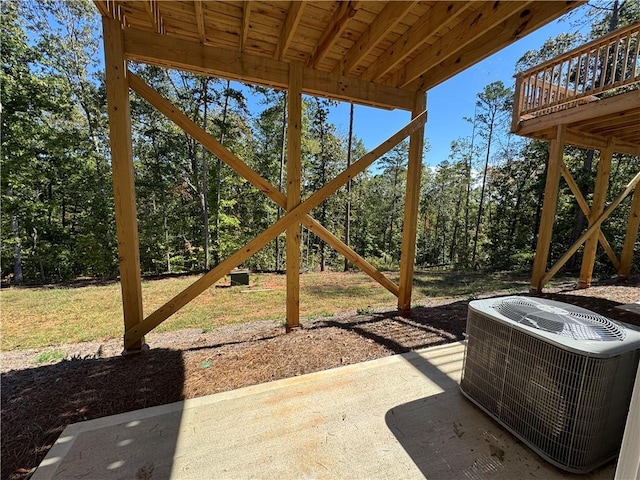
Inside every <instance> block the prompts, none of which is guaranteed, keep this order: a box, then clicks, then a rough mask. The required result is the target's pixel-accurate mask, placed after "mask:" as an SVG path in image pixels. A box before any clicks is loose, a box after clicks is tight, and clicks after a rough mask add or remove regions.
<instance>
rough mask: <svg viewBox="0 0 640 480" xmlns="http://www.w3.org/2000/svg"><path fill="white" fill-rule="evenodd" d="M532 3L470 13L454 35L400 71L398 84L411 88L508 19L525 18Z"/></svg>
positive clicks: (486, 7) (496, 5)
mask: <svg viewBox="0 0 640 480" xmlns="http://www.w3.org/2000/svg"><path fill="white" fill-rule="evenodd" d="M531 3H533V2H531V1H529V2H495V3H491V4H485V5H483V6H482V8H480V9H479V10H472V11H470V12H469V13H468V14H467V15H466V16H465V18H464V19H463V20H462V22H461V24H460V25H459V27H461V28H457V29H455V31H451V32H449V34H448V35H443V36H442V37H440V38H439V39H438V40H437V41H435V42H434V43H433V44H432V45H430V46H429V48H427V49H426V50H425V51H424V52H423V53H421V54H420V55H418V56H417V57H416V58H414V59H412V60H411V61H410V62H409V63H407V64H406V65H405V66H404V67H403V68H402V69H401V70H400V75H399V78H398V82H397V83H401V84H402V85H408V84H409V83H411V82H412V81H413V80H415V79H416V78H418V77H419V76H420V75H421V74H422V73H423V72H424V71H425V69H426V68H428V67H429V66H430V65H434V64H436V63H438V61H439V60H442V59H444V58H448V57H452V56H455V55H456V54H457V53H458V52H459V51H460V50H462V49H463V48H464V47H465V46H467V45H471V44H473V43H474V42H475V41H476V40H478V38H480V37H481V36H482V35H483V34H484V33H486V32H487V31H488V30H490V29H493V28H494V27H495V26H496V25H498V24H499V23H500V22H502V21H504V19H505V18H509V17H511V16H513V15H519V16H521V15H523V14H524V15H525V16H526V12H527V11H529V7H530V5H531Z"/></svg>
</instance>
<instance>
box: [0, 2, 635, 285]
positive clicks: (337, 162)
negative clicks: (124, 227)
mask: <svg viewBox="0 0 640 480" xmlns="http://www.w3.org/2000/svg"><path fill="white" fill-rule="evenodd" d="M615 5H616V4H615V3H614V2H608V3H606V4H603V5H602V6H601V8H599V9H595V8H594V9H593V11H592V20H593V22H592V23H593V25H592V33H591V35H596V34H600V33H603V32H604V31H606V30H608V29H609V28H610V27H611V25H612V24H613V23H616V22H617V25H618V26H623V25H627V24H629V23H631V22H633V21H637V20H638V19H639V18H640V7H638V2H634V1H632V0H626V1H619V2H618V3H617V5H618V9H617V10H615V9H614V6H615ZM0 8H1V9H2V10H1V13H2V15H1V16H0V22H1V29H0V35H1V38H0V49H1V50H0V53H1V58H2V71H1V72H0V85H1V88H2V119H1V120H2V132H1V133H2V135H1V142H2V144H1V147H2V151H1V153H0V155H1V156H0V162H1V165H0V167H1V168H2V178H1V180H0V194H1V196H2V198H1V201H2V209H1V212H0V227H1V232H2V238H1V244H0V255H1V257H0V261H1V265H2V272H1V275H2V279H3V281H6V280H9V281H12V282H14V283H19V282H20V281H21V279H23V280H24V281H25V282H26V283H46V282H56V281H61V280H68V279H72V278H75V277H79V276H91V277H101V278H114V277H115V276H116V275H117V265H118V252H117V241H116V233H115V221H114V205H113V196H112V195H113V194H112V187H111V178H110V175H111V173H110V170H111V168H110V162H111V160H110V148H109V137H108V122H107V114H106V105H105V103H106V100H105V88H104V84H103V78H102V72H101V71H100V68H101V54H100V52H99V45H100V43H101V38H100V37H101V32H100V25H99V16H98V15H96V9H95V7H94V5H93V4H92V3H91V2H90V1H88V0H74V1H63V0H58V1H42V2H26V1H7V2H2V3H0ZM580 41H582V38H581V37H580V36H579V35H578V34H574V33H571V32H569V33H566V34H561V35H560V36H558V37H557V38H554V39H549V40H548V41H547V42H545V44H544V45H542V47H541V48H540V49H538V50H535V51H531V52H527V54H526V55H525V56H523V58H522V59H521V60H520V62H519V63H518V65H517V68H518V69H524V68H528V67H530V66H532V65H534V64H537V63H539V62H541V61H543V60H545V59H547V58H550V57H552V56H554V55H557V54H558V53H561V52H563V51H566V50H567V49H569V48H572V47H573V46H575V45H576V43H578V42H580ZM619 63H622V62H619ZM130 68H132V69H133V70H134V71H135V72H136V73H137V74H138V75H139V76H140V77H141V78H143V79H144V81H145V82H147V83H148V84H149V85H150V86H152V87H153V88H154V89H156V90H157V91H158V92H159V93H160V94H162V95H163V96H164V97H165V98H167V99H168V100H169V101H170V102H172V103H173V104H174V105H175V106H176V107H177V108H179V109H180V110H182V111H183V112H184V113H185V114H186V115H187V116H188V117H189V118H191V119H192V120H193V121H194V122H195V123H196V124H198V125H200V126H201V127H202V128H203V129H204V130H205V131H207V132H208V133H210V134H211V135H212V136H213V137H215V138H216V139H218V140H219V141H221V143H223V144H224V145H225V147H226V148H228V149H229V150H230V151H231V152H233V153H234V154H235V155H237V156H238V157H239V158H240V159H241V160H243V161H244V162H245V163H246V164H247V165H248V166H249V167H250V168H252V169H253V170H255V171H256V172H257V173H258V174H259V175H261V176H262V177H263V178H265V179H266V180H268V181H269V182H270V183H271V184H272V185H274V186H275V187H276V188H278V189H280V190H281V191H283V192H286V188H287V186H286V149H287V145H286V137H287V135H286V129H285V128H284V126H285V123H286V113H287V108H286V95H285V94H284V93H283V92H281V91H275V90H271V89H266V88H262V87H260V88H257V87H256V88H248V87H245V86H243V85H239V84H236V83H228V82H226V81H220V80H215V79H211V78H206V77H202V76H198V75H194V74H191V73H186V72H179V71H173V70H166V69H161V68H158V67H152V66H146V65H135V64H133V63H132V64H130ZM249 94H250V95H252V96H253V97H254V99H257V103H258V107H257V108H252V111H249V109H248V107H247V105H248V102H247V95H249ZM477 100H478V105H477V111H476V113H477V114H476V115H475V116H474V118H473V119H471V122H472V132H471V136H470V137H460V138H458V139H456V140H455V141H454V142H453V144H452V147H451V153H450V155H449V157H448V158H447V159H446V160H445V161H442V162H441V163H440V164H439V165H437V166H434V167H428V168H427V167H425V168H423V175H422V181H421V186H420V203H419V219H418V238H417V251H416V262H417V263H418V264H419V265H424V266H433V265H450V266H452V267H456V268H462V269H467V268H481V269H517V270H520V269H524V270H526V269H527V268H529V266H530V263H531V258H532V255H533V252H534V250H535V242H536V235H537V226H538V221H539V217H540V208H541V204H542V194H543V191H544V182H545V164H546V162H547V147H546V144H545V143H543V142H538V141H522V140H518V139H516V138H515V137H513V136H511V135H508V134H507V130H508V128H509V118H508V115H507V113H508V111H509V109H510V102H511V100H512V92H511V91H510V89H509V88H508V87H507V86H505V85H503V84H502V83H501V82H492V83H490V84H489V85H487V86H486V87H485V88H484V89H483V90H482V91H481V92H479V93H478V97H477ZM253 103H256V102H253ZM333 108H335V102H332V101H329V100H322V99H315V98H311V97H304V99H303V119H302V132H303V138H302V158H301V161H302V167H303V171H302V197H303V198H307V197H308V196H309V195H311V194H312V193H313V192H314V191H316V190H317V189H318V188H320V187H322V186H323V185H324V184H326V183H327V182H328V181H330V180H331V179H332V178H333V177H335V175H337V174H338V173H339V172H340V171H342V170H343V169H344V168H345V166H346V162H347V149H348V138H347V136H346V135H345V134H344V133H343V132H340V131H338V128H337V127H336V125H334V124H333V123H332V122H331V120H330V112H331V110H332V109H333ZM131 111H132V135H133V161H134V171H135V181H136V199H137V206H138V230H139V245H140V263H141V270H142V273H143V274H154V275H155V274H162V273H165V272H190V271H194V272H195V271H198V272H199V271H203V270H205V269H207V268H211V267H213V266H215V264H217V263H218V262H220V261H221V260H222V259H224V258H225V257H227V256H228V255H230V254H231V253H233V252H234V251H236V250H237V249H238V248H241V247H242V246H243V245H244V244H246V243H247V242H248V241H250V240H251V239H253V238H254V237H255V236H256V235H258V234H259V233H260V232H262V231H264V230H265V229H266V228H267V227H268V226H269V225H271V224H272V223H273V222H274V221H276V220H277V219H278V218H280V217H281V216H282V214H283V212H282V209H280V208H278V207H277V205H275V204H274V203H273V202H272V201H271V200H269V199H268V198H266V197H265V196H264V194H263V193H262V192H260V191H259V190H258V189H256V188H255V187H253V186H252V185H251V184H249V183H248V182H247V181H246V180H244V179H242V178H241V177H240V176H239V175H237V174H236V173H235V172H233V171H232V170H231V169H230V168H229V167H228V166H226V165H225V164H224V163H222V162H221V161H220V160H219V159H217V158H216V157H215V156H214V155H213V154H211V153H210V152H207V151H206V150H205V149H204V148H203V147H202V146H200V145H199V144H197V143H196V142H195V141H194V140H193V139H192V138H191V137H190V136H189V135H187V134H185V133H184V132H183V131H182V130H181V129H180V128H178V127H177V126H176V125H174V124H173V123H172V122H171V121H170V120H168V119H167V118H165V117H164V116H163V115H162V114H160V113H159V112H157V111H156V110H155V109H154V108H152V107H151V106H150V105H149V104H147V103H146V102H145V101H144V100H142V99H141V98H140V97H138V96H136V95H135V94H132V95H131ZM355 122H356V124H357V122H358V118H356V119H355ZM427 148H428V147H427ZM427 148H425V150H426V149H427ZM352 154H353V161H355V160H357V159H358V158H360V157H361V156H362V155H364V154H365V148H364V145H363V143H362V141H361V140H360V139H358V138H354V139H353V145H352ZM407 161H408V143H407V142H403V143H401V144H400V145H398V146H396V147H395V148H393V149H392V150H391V151H390V152H388V153H387V154H386V155H384V156H383V157H382V158H381V159H380V160H379V161H378V162H377V164H376V165H375V166H374V167H372V169H371V170H368V171H365V172H363V173H362V174H360V175H358V176H357V177H356V178H354V179H353V180H352V187H351V194H350V199H351V222H350V245H351V246H352V247H353V248H354V249H355V250H356V251H357V252H358V253H359V254H360V255H362V256H363V257H365V258H368V259H369V260H370V262H371V263H372V264H373V265H374V266H376V267H378V268H379V269H382V270H390V269H395V268H397V266H398V263H399V260H400V251H401V242H402V227H403V225H402V223H403V207H404V192H405V190H406V181H407V179H406V176H407ZM565 161H566V163H567V165H568V167H569V168H570V170H571V171H572V172H573V175H574V177H575V178H576V181H577V182H578V184H579V186H580V188H581V189H582V190H583V191H584V193H585V196H586V197H587V199H588V200H590V198H591V196H592V191H593V181H594V178H595V172H596V168H597V161H598V157H597V155H596V156H593V155H589V154H587V153H585V152H584V151H582V150H578V149H567V151H566V158H565ZM638 168H639V167H638V159H637V158H631V157H625V156H615V157H614V160H613V163H612V174H611V185H610V189H609V192H610V198H609V199H608V201H610V200H611V198H612V197H611V196H612V195H614V194H617V192H618V191H619V190H620V189H621V188H622V186H623V185H624V183H625V181H627V180H628V178H629V177H630V175H632V174H633V172H637V171H638ZM634 169H635V170H634ZM346 202H347V195H346V189H344V188H343V189H340V190H339V191H338V192H337V194H336V195H333V196H331V197H330V198H328V199H327V200H326V201H324V202H323V203H322V204H321V205H319V206H318V207H317V208H315V209H314V210H313V211H312V212H311V215H312V216H314V218H316V219H317V220H318V221H320V222H321V223H322V224H323V225H325V227H327V228H328V229H329V230H330V231H332V232H333V233H334V234H335V235H336V236H338V237H340V238H344V237H345V210H346ZM628 211H629V201H628V200H627V201H626V202H623V204H622V205H621V207H620V208H619V209H618V210H616V212H615V213H614V214H613V215H612V217H611V218H610V219H609V220H607V222H605V224H604V225H603V227H602V228H603V231H604V232H605V235H606V236H607V238H608V239H609V241H610V243H611V245H612V247H613V248H614V250H616V251H620V249H621V247H622V244H623V242H624V234H625V228H626V222H627V218H628ZM580 216H581V213H580V211H579V209H578V208H577V206H576V204H575V202H574V201H573V200H572V197H571V195H570V193H569V191H568V189H567V187H566V185H564V184H562V185H561V190H560V195H559V202H558V217H557V222H556V226H555V228H554V238H553V241H554V246H553V249H552V252H551V259H552V260H553V259H556V258H557V257H558V256H559V255H560V254H561V253H562V252H564V251H565V250H566V248H567V247H568V246H569V245H570V244H571V243H572V242H573V241H574V240H575V238H577V237H576V235H579V234H580V233H581V232H582V231H583V230H584V228H585V225H586V223H585V220H584V218H582V219H581V217H580ZM301 240H302V241H301V256H302V268H303V269H305V270H310V271H311V270H315V269H321V270H322V269H331V268H336V269H337V268H341V265H342V258H341V257H340V256H339V255H337V254H336V253H335V252H334V251H333V250H332V249H330V248H328V247H327V246H326V245H325V244H324V242H322V241H321V240H320V239H318V238H317V237H316V236H315V235H314V234H312V233H310V232H309V231H308V230H307V229H306V228H302V230H301ZM579 260H580V252H578V254H577V255H576V258H575V259H574V260H573V261H572V262H571V263H570V264H569V268H571V266H574V267H575V266H576V265H579ZM636 261H640V260H636ZM285 262H286V258H285V237H284V234H283V235H280V236H279V238H278V239H277V240H275V241H273V242H271V243H269V244H268V245H266V246H265V247H264V248H263V249H262V250H261V251H260V252H258V253H257V254H256V255H254V256H253V257H252V258H251V259H249V260H247V262H246V263H245V266H246V267H250V268H253V269H259V270H274V269H280V270H282V269H284V267H285ZM611 268H612V267H611V264H610V262H609V261H608V259H607V258H606V256H605V255H604V254H603V253H602V252H600V251H599V253H598V258H597V259H596V272H597V273H598V274H601V275H609V274H610V273H611V272H612V270H611Z"/></svg>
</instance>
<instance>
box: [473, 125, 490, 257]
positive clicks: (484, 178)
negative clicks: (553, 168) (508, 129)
mask: <svg viewBox="0 0 640 480" xmlns="http://www.w3.org/2000/svg"><path fill="white" fill-rule="evenodd" d="M493 121H494V119H493V117H492V119H491V123H490V124H489V140H488V142H487V156H486V158H485V161H484V173H483V175H482V188H481V189H480V204H479V205H478V218H477V219H476V234H475V238H474V239H473V252H472V253H471V265H473V266H474V268H475V264H476V254H477V251H478V234H479V233H480V224H481V222H482V206H483V204H484V190H485V187H486V184H487V171H488V170H489V155H490V154H491V139H492V137H493Z"/></svg>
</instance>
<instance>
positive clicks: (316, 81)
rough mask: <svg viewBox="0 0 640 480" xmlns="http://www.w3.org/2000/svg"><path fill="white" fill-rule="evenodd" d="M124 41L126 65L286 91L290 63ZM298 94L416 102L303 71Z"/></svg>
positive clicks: (140, 38) (132, 36)
mask: <svg viewBox="0 0 640 480" xmlns="http://www.w3.org/2000/svg"><path fill="white" fill-rule="evenodd" d="M124 41H125V55H126V57H127V58H128V59H129V60H133V61H137V62H142V63H148V64H151V65H158V66H164V67H168V68H178V69H182V70H186V71H190V72H195V73H199V74H204V75H210V76H216V77H220V78H225V79H230V80H237V81H241V82H247V83H253V84H257V85H264V86H269V87H275V88H283V89H286V88H287V86H288V82H289V63H287V62H280V61H278V60H274V59H273V58H268V57H262V56H257V55H248V54H242V53H239V52H235V51H231V50H225V49H222V48H218V47H212V46H209V45H202V44H201V43H200V42H197V41H194V40H188V39H179V38H175V37H168V36H166V35H159V34H157V33H152V32H149V31H146V30H139V29H134V28H127V29H125V30H124ZM302 90H303V93H306V94H309V95H317V96H321V97H328V98H333V99H336V100H343V101H348V102H354V103H357V104H361V105H369V106H378V107H382V108H400V109H403V110H409V111H410V110H411V109H412V108H413V103H414V97H415V93H414V92H411V91H408V90H404V89H399V88H394V87H388V86H386V85H379V84H374V83H371V82H365V81H362V80H360V79H357V78H352V77H346V76H341V75H335V74H332V73H330V72H321V71H318V70H314V69H311V68H304V69H303V84H302Z"/></svg>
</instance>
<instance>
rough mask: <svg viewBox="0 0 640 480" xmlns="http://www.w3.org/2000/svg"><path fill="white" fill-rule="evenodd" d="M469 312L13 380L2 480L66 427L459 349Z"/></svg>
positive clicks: (67, 364)
mask: <svg viewBox="0 0 640 480" xmlns="http://www.w3.org/2000/svg"><path fill="white" fill-rule="evenodd" d="M544 296H545V297H547V298H553V299H555V300H559V301H564V302H568V303H573V304H575V305H579V306H582V307H585V308H588V309H590V310H593V311H596V312H598V313H600V314H603V315H606V316H609V317H611V318H613V319H616V320H621V321H625V322H628V323H635V324H636V325H640V318H639V317H640V316H638V315H634V314H630V313H625V312H622V311H620V310H617V309H615V306H617V305H619V303H617V302H612V301H608V300H603V299H597V298H591V297H583V296H576V295H570V294H563V293H556V294H549V295H544ZM467 306H468V301H466V300H456V301H452V302H451V303H447V304H438V305H431V306H418V307H415V308H414V309H413V311H412V314H411V317H410V318H407V317H401V316H399V315H398V314H397V313H396V312H395V311H389V312H385V313H376V312H372V313H366V314H358V315H352V316H337V317H331V318H322V319H317V320H315V321H308V322H306V323H305V325H307V327H306V328H303V329H299V330H296V331H294V332H293V333H292V334H288V335H286V334H284V329H278V328H277V327H273V326H271V327H269V328H266V329H264V330H260V331H256V329H253V330H252V329H247V330H248V332H247V333H246V334H243V333H242V332H240V333H239V334H238V336H237V337H234V338H233V339H226V341H221V340H220V338H217V339H216V338H215V337H212V338H211V340H210V341H208V342H206V343H199V344H198V345H193V346H192V347H188V348H184V349H182V350H178V349H174V350H172V349H159V348H152V349H151V350H150V351H148V352H145V353H144V354H141V355H137V356H132V357H112V358H104V359H100V358H87V359H83V360H77V361H75V360H70V361H69V360H67V361H62V362H60V363H57V364H54V365H48V366H41V367H37V368H31V369H25V370H15V371H10V372H8V373H5V374H3V375H2V385H1V387H2V388H1V396H2V418H1V420H2V445H1V451H2V478H5V479H6V478H9V479H18V478H23V477H24V476H26V475H27V474H28V473H29V472H30V471H31V470H32V469H33V468H34V467H36V466H37V465H38V464H39V462H40V461H41V460H42V459H43V458H44V456H45V455H46V453H47V451H48V450H49V448H50V447H51V445H52V444H53V443H54V442H55V441H56V439H57V437H58V436H59V435H60V433H61V432H62V431H63V429H64V428H65V427H66V426H67V425H69V424H71V423H75V422H79V421H83V420H88V419H94V418H99V417H104V416H108V415H114V414H118V413H123V412H127V411H132V410H136V409H140V408H146V407H151V406H156V405H163V404H168V403H173V402H176V401H179V400H183V399H185V398H193V397H198V396H203V395H209V394H212V393H217V392H221V391H227V390H233V389H237V388H240V387H244V386H248V385H253V384H258V383H264V382H268V381H272V380H278V379H281V378H287V377H292V376H297V375H303V374H306V373H311V372H315V371H319V370H326V369H329V368H334V367H339V366H342V365H347V364H351V363H358V362H363V361H366V360H372V359H374V358H380V357H384V356H387V355H391V354H394V353H404V352H408V351H411V350H416V349H420V348H425V347H431V346H435V345H441V344H445V343H450V342H454V341H459V340H462V339H463V333H464V331H465V326H466V316H467ZM249 332H250V333H249ZM152 347H153V345H152ZM414 407H415V408H418V407H419V405H418V406H411V407H410V408H414ZM390 428H392V426H391V425H390ZM417 441H418V442H420V441H422V440H420V439H418V440H417ZM406 448H407V451H409V452H410V450H411V448H413V447H411V446H407V447H406ZM416 448H417V447H416ZM410 453H411V452H410ZM156 473H159V472H156Z"/></svg>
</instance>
